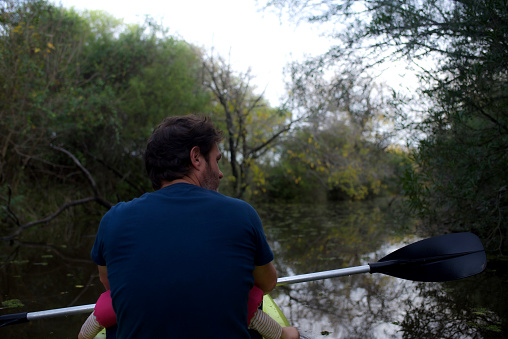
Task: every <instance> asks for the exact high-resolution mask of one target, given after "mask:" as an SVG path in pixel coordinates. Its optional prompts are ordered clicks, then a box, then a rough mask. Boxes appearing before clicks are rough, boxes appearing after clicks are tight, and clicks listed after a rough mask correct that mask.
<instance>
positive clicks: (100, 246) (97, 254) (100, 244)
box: [91, 212, 109, 266]
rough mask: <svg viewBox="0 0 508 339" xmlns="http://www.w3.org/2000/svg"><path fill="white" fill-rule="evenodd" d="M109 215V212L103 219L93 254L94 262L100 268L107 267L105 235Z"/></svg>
mask: <svg viewBox="0 0 508 339" xmlns="http://www.w3.org/2000/svg"><path fill="white" fill-rule="evenodd" d="M108 214H109V212H108V213H106V214H105V215H104V216H103V217H102V220H101V223H100V225H99V230H98V231H97V235H96V236H95V242H94V244H93V247H92V252H91V257H92V260H93V262H94V263H96V264H97V265H99V266H106V259H105V258H104V233H105V231H106V228H107V223H108V219H109V215H108Z"/></svg>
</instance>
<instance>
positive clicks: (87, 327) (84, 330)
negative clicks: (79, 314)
mask: <svg viewBox="0 0 508 339" xmlns="http://www.w3.org/2000/svg"><path fill="white" fill-rule="evenodd" d="M103 328H104V327H102V326H101V325H100V324H99V322H98V321H97V319H96V318H95V314H94V313H92V314H90V316H89V317H88V318H87V319H86V321H85V322H84V324H83V326H81V331H79V334H78V339H93V338H95V336H96V335H97V334H98V333H99V332H100V331H101V330H102V329H103Z"/></svg>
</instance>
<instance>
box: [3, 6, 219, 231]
mask: <svg viewBox="0 0 508 339" xmlns="http://www.w3.org/2000/svg"><path fill="white" fill-rule="evenodd" d="M1 18H2V20H1V22H0V25H1V27H0V82H1V83H2V86H3V90H2V91H0V121H1V123H0V157H1V158H0V185H1V187H2V193H0V199H1V200H2V205H3V206H4V211H3V213H2V215H1V217H2V218H3V219H2V231H5V234H6V235H7V232H11V231H13V230H17V231H21V230H24V229H25V228H28V227H32V226H31V225H32V222H36V221H38V220H48V221H53V219H54V218H56V217H57V216H58V215H61V214H62V213H63V214H64V215H65V217H66V218H67V220H68V221H69V222H70V223H73V224H74V221H76V224H75V225H76V226H77V225H79V224H80V223H82V222H84V221H85V220H86V222H93V223H94V224H97V223H98V219H99V218H100V215H101V214H102V213H103V210H101V209H97V208H96V205H90V202H95V203H98V204H99V205H102V206H104V207H106V208H108V207H109V206H111V204H114V203H116V202H117V201H119V200H129V199H132V198H133V197H135V196H138V195H140V194H142V193H143V192H145V191H146V190H148V189H149V187H150V185H149V182H148V180H147V178H146V176H145V175H144V169H143V162H142V159H141V152H142V150H143V148H144V142H146V139H147V137H148V135H149V134H150V133H151V130H152V128H153V127H154V126H155V125H156V124H157V123H159V122H160V121H161V120H162V118H163V117H165V116H168V115H172V114H186V113H191V112H194V111H202V110H204V109H205V108H206V107H208V104H209V102H210V98H209V94H208V93H207V91H206V90H204V89H203V88H202V83H201V78H200V75H201V72H200V71H201V64H202V61H201V54H200V51H199V50H197V49H196V48H194V47H193V46H190V45H189V44H187V43H185V42H183V41H180V40H177V39H173V38H171V37H168V36H167V35H166V32H165V30H164V29H163V28H162V27H160V26H158V25H156V24H154V23H153V21H152V20H150V19H149V18H147V20H146V22H145V23H144V24H143V25H124V24H123V22H122V20H119V19H116V18H113V17H111V16H110V15H108V14H107V13H103V12H98V11H91V12H84V13H76V12H75V11H73V10H66V9H64V8H60V7H56V6H54V5H51V4H49V3H48V2H47V1H35V0H30V1H23V2H17V1H3V2H2V7H1ZM7 191H8V192H9V193H8V194H6V192H7ZM21 197H22V204H21V202H20V199H21ZM21 205H22V206H21ZM78 205H80V206H81V207H76V206H78ZM71 209H72V211H71ZM44 218H46V219H44ZM3 221H5V224H4V222H3ZM36 224H37V223H36ZM36 224H34V225H36ZM2 233H4V232H2Z"/></svg>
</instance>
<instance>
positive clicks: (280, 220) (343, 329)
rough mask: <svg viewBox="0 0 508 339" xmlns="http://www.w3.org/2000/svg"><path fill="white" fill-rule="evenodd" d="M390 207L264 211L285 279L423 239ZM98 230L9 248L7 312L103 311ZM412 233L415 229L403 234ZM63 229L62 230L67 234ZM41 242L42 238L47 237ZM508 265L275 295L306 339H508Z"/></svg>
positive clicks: (60, 328)
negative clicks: (438, 277) (436, 278)
mask: <svg viewBox="0 0 508 339" xmlns="http://www.w3.org/2000/svg"><path fill="white" fill-rule="evenodd" d="M387 206H388V205H387V203H386V202H383V201H379V202H376V203H372V202H371V203H342V204H329V205H320V206H309V205H296V204H295V205H270V206H266V205H260V206H256V207H257V209H258V211H259V213H260V216H261V218H262V220H263V222H264V224H265V228H266V234H267V237H268V239H269V242H270V244H271V245H272V248H273V250H274V252H275V257H276V258H275V265H276V267H277V270H278V274H279V276H280V277H284V276H289V275H296V274H303V273H311V272H319V271H325V270H331V269H337V268H344V267H354V266H360V265H364V264H366V263H368V262H373V261H377V260H378V259H380V258H382V257H383V256H385V255H386V254H388V253H390V252H392V251H394V250H396V249H397V248H399V247H402V246H403V245H405V244H407V243H409V242H411V241H413V240H415V239H416V238H414V236H413V235H412V234H408V233H410V232H409V231H408V230H410V229H411V227H404V228H401V227H400V226H401V225H404V226H408V223H410V221H407V220H400V219H397V218H394V216H393V214H391V213H390V212H391V211H390V210H389V209H388V208H387ZM95 227H96V226H95V225H91V226H90V230H88V231H83V230H81V231H80V233H79V234H73V233H72V231H69V230H65V232H66V234H67V235H66V236H65V237H53V238H52V240H51V243H49V244H48V241H47V240H44V239H45V238H44V237H42V236H40V235H37V234H36V235H34V236H32V237H31V238H32V239H35V240H32V242H30V243H28V242H25V243H12V244H0V246H1V247H0V250H1V252H0V253H1V257H0V262H1V265H0V267H1V270H0V289H1V295H0V300H1V301H2V302H5V301H11V303H12V304H14V306H16V301H13V300H14V299H19V303H20V304H22V305H23V306H20V305H19V306H18V307H14V308H6V306H7V305H4V308H3V309H1V310H0V314H8V313H16V312H32V311H40V310H47V309H53V308H60V307H67V306H74V305H83V304H91V303H94V302H95V301H96V299H97V297H98V296H99V294H100V293H101V292H102V291H103V287H102V284H101V283H100V282H99V279H98V275H97V269H96V266H95V265H94V264H93V263H92V261H91V260H90V259H89V252H90V249H91V246H92V244H93V234H92V233H93V232H94V230H95ZM402 230H405V231H402ZM61 231H62V230H58V229H52V230H51V232H53V233H58V232H61ZM38 238H40V239H38ZM507 268H508V265H507V263H506V262H503V261H500V260H495V259H489V263H488V268H487V270H486V271H485V272H484V273H482V274H480V275H478V276H475V277H470V278H467V279H462V280H459V281H454V282H448V283H416V282H411V281H406V280H401V279H396V278H391V277H388V276H386V275H382V274H373V275H371V274H359V275H355V276H350V277H342V278H334V279H327V280H322V281H316V282H309V283H299V284H294V285H287V286H282V287H278V288H277V289H276V290H275V291H274V292H273V293H272V296H273V297H274V298H275V300H276V301H277V303H278V304H279V306H280V307H281V308H282V310H283V311H284V313H285V314H286V316H287V318H288V319H289V320H290V322H291V323H292V324H293V325H294V326H297V327H299V328H300V330H301V332H302V334H303V335H304V336H305V337H306V338H507V337H508V329H507V323H508V319H507V317H508V307H507V306H506V305H507V300H508V298H507V297H508V273H507V272H508V270H507ZM86 317H87V315H86V314H85V315H74V316H68V317H61V318H55V319H45V320H37V321H32V322H30V323H25V324H17V325H12V326H7V327H3V328H0V338H76V337H77V333H78V331H79V328H80V327H81V324H82V322H83V321H84V320H85V319H86Z"/></svg>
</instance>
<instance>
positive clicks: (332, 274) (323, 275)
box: [277, 265, 370, 286]
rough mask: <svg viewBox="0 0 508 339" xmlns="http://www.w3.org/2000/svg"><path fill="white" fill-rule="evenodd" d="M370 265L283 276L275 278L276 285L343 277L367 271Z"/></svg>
mask: <svg viewBox="0 0 508 339" xmlns="http://www.w3.org/2000/svg"><path fill="white" fill-rule="evenodd" d="M369 272H370V265H363V266H356V267H348V268H340V269H338V270H331V271H323V272H315V273H308V274H300V275H294V276H292V277H285V278H279V279H277V286H282V285H288V284H296V283H301V282H307V281H315V280H322V279H329V278H337V277H345V276H348V275H353V274H360V273H369Z"/></svg>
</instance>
